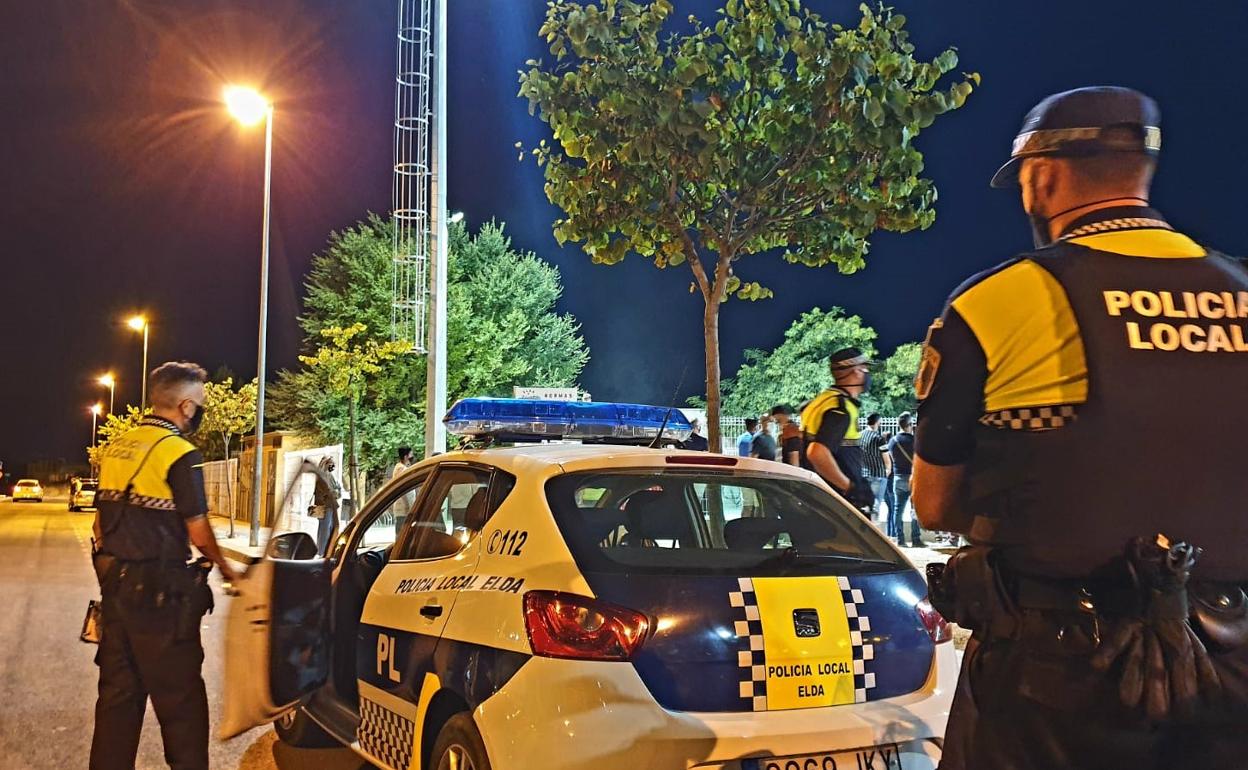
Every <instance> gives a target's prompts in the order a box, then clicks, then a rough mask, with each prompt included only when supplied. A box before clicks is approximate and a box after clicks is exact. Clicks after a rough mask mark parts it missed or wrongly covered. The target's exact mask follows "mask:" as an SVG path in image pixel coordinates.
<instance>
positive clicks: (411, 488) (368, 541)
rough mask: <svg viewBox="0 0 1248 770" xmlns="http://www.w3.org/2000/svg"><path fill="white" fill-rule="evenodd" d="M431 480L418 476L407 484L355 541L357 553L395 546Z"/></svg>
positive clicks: (426, 476)
mask: <svg viewBox="0 0 1248 770" xmlns="http://www.w3.org/2000/svg"><path fill="white" fill-rule="evenodd" d="M428 479H429V474H427V473H426V474H424V475H421V476H417V477H416V478H414V479H411V480H409V481H408V482H406V484H405V485H404V487H403V488H402V491H400V492H399V493H398V494H397V496H395V497H394V498H392V499H391V500H390V502H389V503H388V504H387V505H386V506H385V508H384V509H383V510H382V511H381V513H379V514H378V515H376V516H374V517H373V520H372V521H370V522H369V523H368V524H367V525H365V527H364V531H363V532H362V533H361V534H360V537H359V538H358V539H357V540H356V541H355V552H356V553H360V552H363V551H371V550H375V549H377V548H386V547H389V546H392V545H394V544H395V542H396V541H397V540H398V539H399V535H400V534H401V533H402V531H403V525H404V522H406V521H407V517H408V514H409V513H410V512H411V510H412V506H414V505H415V504H416V500H418V499H419V498H420V490H421V489H422V488H423V487H424V484H425V482H426V481H428Z"/></svg>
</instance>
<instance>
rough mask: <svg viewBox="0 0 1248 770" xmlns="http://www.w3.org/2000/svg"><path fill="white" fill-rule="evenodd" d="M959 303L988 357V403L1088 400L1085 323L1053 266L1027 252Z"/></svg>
mask: <svg viewBox="0 0 1248 770" xmlns="http://www.w3.org/2000/svg"><path fill="white" fill-rule="evenodd" d="M953 308H954V309H955V310H957V312H958V314H959V315H960V316H962V319H963V320H965V321H966V323H967V325H968V326H969V327H970V328H971V331H972V332H973V333H974V334H975V337H976V339H978V340H979V344H980V347H982V348H983V351H984V356H985V357H986V359H987V364H988V379H987V382H986V383H985V385H984V409H985V411H988V412H995V411H998V410H1001V409H1018V408H1022V407H1028V406H1048V405H1053V404H1081V403H1083V402H1085V401H1086V400H1087V398H1088V366H1087V360H1086V358H1085V356H1084V350H1083V338H1082V337H1081V336H1080V334H1079V324H1078V323H1077V322H1076V320H1075V312H1074V310H1073V309H1072V308H1071V306H1070V301H1069V300H1068V299H1067V297H1066V292H1065V290H1064V289H1062V286H1061V284H1059V283H1058V282H1057V279H1055V278H1054V277H1053V276H1052V274H1050V273H1049V272H1048V271H1047V270H1045V269H1044V268H1042V267H1040V266H1039V265H1037V264H1036V263H1035V262H1032V261H1031V260H1022V261H1020V262H1018V263H1016V264H1013V265H1011V266H1009V267H1007V268H1005V269H1003V270H1000V271H998V272H996V273H993V274H992V275H990V276H988V277H987V278H985V279H984V280H982V281H980V282H979V283H977V284H975V285H974V286H972V287H971V288H969V289H967V290H966V291H965V292H963V293H962V294H961V295H959V296H958V297H957V298H956V299H955V300H954V301H953Z"/></svg>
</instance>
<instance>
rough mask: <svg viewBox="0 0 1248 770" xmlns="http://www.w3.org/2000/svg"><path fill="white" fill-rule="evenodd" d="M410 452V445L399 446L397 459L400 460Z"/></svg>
mask: <svg viewBox="0 0 1248 770" xmlns="http://www.w3.org/2000/svg"><path fill="white" fill-rule="evenodd" d="M411 453H412V448H411V447H410V446H401V447H399V459H400V460H402V459H403V458H404V457H407V456H408V455H410V454H411Z"/></svg>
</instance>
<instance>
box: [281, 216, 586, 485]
mask: <svg viewBox="0 0 1248 770" xmlns="http://www.w3.org/2000/svg"><path fill="white" fill-rule="evenodd" d="M392 237H393V229H392V227H391V225H390V223H389V222H387V221H385V220H383V219H382V218H380V217H378V216H376V215H370V216H369V217H368V219H366V220H364V221H362V222H359V223H357V224H356V225H355V226H354V227H352V228H349V229H347V230H345V231H343V232H336V233H333V234H331V236H330V239H329V244H328V246H327V248H326V249H325V251H323V252H322V253H320V254H317V255H316V256H315V257H314V258H313V261H312V269H311V271H310V273H309V275H308V279H307V282H306V284H305V287H306V293H305V297H304V308H305V312H304V314H303V315H302V316H301V317H300V319H299V322H300V325H301V326H302V328H303V332H304V353H305V354H307V355H312V354H314V353H315V351H316V349H317V348H318V347H319V346H320V345H321V343H322V341H323V339H322V337H321V336H320V333H321V331H322V330H324V329H325V328H328V327H335V326H336V327H347V326H350V325H352V324H354V323H357V322H358V323H362V324H364V325H365V326H366V327H367V329H366V330H365V331H363V332H361V333H360V335H359V337H358V338H359V339H361V340H364V339H369V340H375V341H376V342H378V343H381V342H385V341H388V340H389V338H390V336H389V331H390V297H391V275H392V273H391V248H392V246H391V241H392ZM447 272H448V285H447V296H448V312H447V351H448V360H447V383H448V392H449V396H450V398H451V399H452V400H454V399H456V398H461V397H464V396H471V395H494V396H501V395H510V393H511V388H512V386H513V385H521V386H526V385H534V386H551V387H559V386H570V385H574V384H575V383H576V379H577V377H578V376H579V375H580V373H581V370H582V369H583V368H584V366H585V363H586V361H587V360H588V358H589V352H588V350H587V349H586V347H585V342H584V340H583V339H582V338H581V336H580V329H579V326H578V324H577V323H576V321H575V320H574V319H573V318H572V317H571V316H568V315H561V314H558V313H556V312H555V303H556V301H557V300H558V299H559V295H560V294H561V293H562V291H563V287H562V285H561V283H560V281H559V271H558V270H557V269H556V268H555V267H554V266H552V265H550V264H549V263H547V262H544V261H543V260H541V259H540V258H538V257H536V256H535V255H533V254H531V253H519V252H516V251H514V250H513V249H512V247H511V242H510V240H509V239H508V238H507V237H506V235H505V233H504V228H503V226H502V225H495V224H493V223H490V224H487V225H484V226H483V227H482V228H481V229H480V231H479V232H478V233H477V235H476V236H475V237H472V236H470V235H469V233H468V231H467V229H466V228H465V227H464V226H463V225H462V224H454V225H452V226H451V228H450V239H449V257H448V265H447ZM269 403H270V408H271V410H272V413H273V415H274V419H275V421H277V422H278V423H279V424H281V425H282V426H283V427H285V428H288V429H292V430H297V431H300V432H302V433H306V434H309V435H312V436H316V437H317V438H318V439H320V440H323V441H327V442H342V443H344V444H345V443H346V442H347V434H348V432H349V422H350V420H349V414H348V411H349V410H348V404H347V401H346V400H345V399H343V398H341V397H339V396H337V395H334V393H333V391H332V389H330V388H329V387H328V385H327V383H326V381H325V373H324V371H318V370H316V369H312V368H309V367H306V366H305V367H304V368H301V369H298V370H295V371H283V372H281V373H280V374H279V376H278V381H277V383H275V384H274V386H273V387H272V388H271V389H270V401H269ZM424 406H425V357H424V356H418V355H411V354H405V355H403V356H400V357H399V358H396V359H394V360H393V361H389V362H387V363H386V365H385V367H384V368H383V370H382V371H381V372H379V373H378V374H377V375H376V376H375V377H374V378H373V381H372V384H371V385H370V388H369V392H368V393H367V394H366V397H365V398H363V399H362V401H361V402H360V404H359V407H358V415H357V418H358V428H359V430H358V432H359V441H358V443H359V454H360V462H361V467H362V468H363V469H364V470H365V472H366V473H367V474H368V475H369V476H370V477H371V478H373V479H380V478H382V477H384V475H385V474H386V472H387V471H388V470H389V466H390V465H392V464H393V461H394V457H395V450H396V449H397V448H398V447H399V446H405V445H406V446H411V447H413V448H414V449H415V450H416V452H417V454H419V453H420V447H421V443H422V438H423V434H424Z"/></svg>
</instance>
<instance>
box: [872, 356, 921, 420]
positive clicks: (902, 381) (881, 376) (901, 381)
mask: <svg viewBox="0 0 1248 770" xmlns="http://www.w3.org/2000/svg"><path fill="white" fill-rule="evenodd" d="M922 356H923V345H922V344H921V343H918V342H906V343H903V344H901V345H898V346H897V349H896V350H894V351H893V354H892V355H891V356H889V357H888V358H886V359H884V361H883V362H882V363H880V364H877V365H876V367H875V370H874V372H873V375H874V376H873V377H872V383H871V392H870V393H868V394H866V396H865V397H863V399H862V406H863V410H864V411H867V412H879V413H880V414H882V415H885V416H886V417H896V416H897V415H899V414H901V413H902V412H913V411H914V410H915V409H917V408H918V406H919V402H918V399H917V398H916V397H915V394H914V378H915V377H916V376H918V373H919V359H920V358H922Z"/></svg>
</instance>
